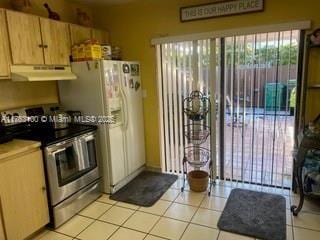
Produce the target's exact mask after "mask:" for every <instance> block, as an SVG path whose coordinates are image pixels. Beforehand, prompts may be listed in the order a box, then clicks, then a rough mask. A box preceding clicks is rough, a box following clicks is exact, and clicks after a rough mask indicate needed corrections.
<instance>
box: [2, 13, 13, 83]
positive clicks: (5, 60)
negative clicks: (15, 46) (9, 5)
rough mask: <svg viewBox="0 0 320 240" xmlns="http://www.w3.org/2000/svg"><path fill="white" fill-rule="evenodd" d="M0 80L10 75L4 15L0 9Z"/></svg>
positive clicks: (8, 48)
mask: <svg viewBox="0 0 320 240" xmlns="http://www.w3.org/2000/svg"><path fill="white" fill-rule="evenodd" d="M0 53H1V57H0V78H6V77H7V78H8V77H9V75H10V70H9V65H10V62H11V60H10V45H9V38H8V32H7V25H6V15H5V11H4V10H3V9H0Z"/></svg>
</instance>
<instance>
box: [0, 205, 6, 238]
mask: <svg viewBox="0 0 320 240" xmlns="http://www.w3.org/2000/svg"><path fill="white" fill-rule="evenodd" d="M0 203H1V199H0ZM2 217H3V216H2V211H1V205H0V240H6V235H5V233H4V228H3V221H2Z"/></svg>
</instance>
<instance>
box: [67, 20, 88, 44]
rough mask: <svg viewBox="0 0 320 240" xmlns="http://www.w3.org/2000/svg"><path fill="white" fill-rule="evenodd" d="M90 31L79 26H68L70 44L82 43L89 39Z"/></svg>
mask: <svg viewBox="0 0 320 240" xmlns="http://www.w3.org/2000/svg"><path fill="white" fill-rule="evenodd" d="M91 30H92V29H91V28H88V27H83V26H79V25H74V24H70V35H71V44H72V45H74V44H80V43H83V42H84V41H86V40H88V39H91V37H92V31H91Z"/></svg>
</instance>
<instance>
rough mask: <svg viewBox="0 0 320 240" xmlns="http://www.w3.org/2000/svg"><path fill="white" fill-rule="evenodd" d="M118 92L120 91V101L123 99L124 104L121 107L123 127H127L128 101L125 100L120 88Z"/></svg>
mask: <svg viewBox="0 0 320 240" xmlns="http://www.w3.org/2000/svg"><path fill="white" fill-rule="evenodd" d="M120 92H121V96H122V101H123V105H124V106H123V108H122V112H123V113H124V123H123V127H124V129H127V128H128V102H127V97H126V95H125V93H124V92H123V90H122V89H121V90H120Z"/></svg>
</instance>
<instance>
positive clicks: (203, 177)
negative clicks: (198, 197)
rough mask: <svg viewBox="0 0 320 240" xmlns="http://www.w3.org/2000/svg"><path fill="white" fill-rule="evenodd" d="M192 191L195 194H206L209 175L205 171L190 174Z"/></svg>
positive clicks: (195, 171)
mask: <svg viewBox="0 0 320 240" xmlns="http://www.w3.org/2000/svg"><path fill="white" fill-rule="evenodd" d="M188 182H189V186H190V189H191V190H192V191H194V192H204V191H206V190H207V188H208V183H209V174H208V173H207V172H205V171H201V170H194V171H191V172H189V173H188Z"/></svg>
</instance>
